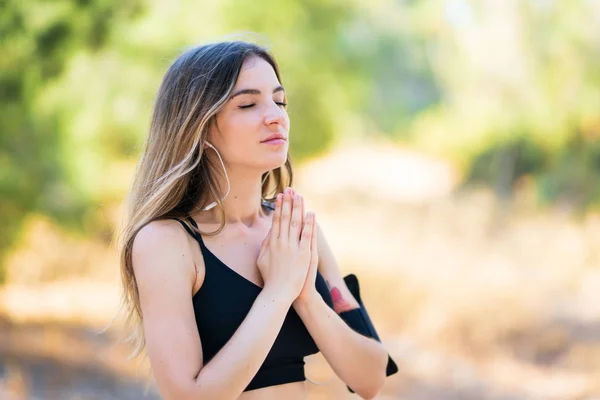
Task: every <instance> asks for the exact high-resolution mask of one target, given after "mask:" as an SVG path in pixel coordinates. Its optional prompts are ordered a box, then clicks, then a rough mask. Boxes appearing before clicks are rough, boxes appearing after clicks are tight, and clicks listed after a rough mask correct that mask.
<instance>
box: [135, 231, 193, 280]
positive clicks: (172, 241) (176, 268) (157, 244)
mask: <svg viewBox="0 0 600 400" xmlns="http://www.w3.org/2000/svg"><path fill="white" fill-rule="evenodd" d="M189 239H190V236H189V234H187V232H185V230H184V229H183V227H182V226H181V224H180V223H179V222H177V221H175V220H157V221H152V222H150V223H149V224H147V225H145V226H144V227H143V228H142V229H140V231H139V232H138V233H137V235H136V236H135V239H134V241H133V246H132V264H133V269H134V273H135V275H136V280H137V283H138V286H142V285H143V284H144V282H145V281H148V282H147V283H149V284H152V282H153V281H154V280H155V279H164V278H166V277H167V276H169V279H170V280H173V279H175V280H176V282H174V283H177V284H178V285H185V281H187V282H188V283H189V285H190V287H191V285H193V283H194V281H195V276H196V269H197V268H200V267H202V269H203V268H204V265H203V263H202V265H197V264H198V263H199V262H198V260H194V255H193V251H192V247H191V243H190V240H189ZM200 262H201V260H200ZM177 278H179V279H177ZM156 283H158V282H156ZM140 289H141V288H140Z"/></svg>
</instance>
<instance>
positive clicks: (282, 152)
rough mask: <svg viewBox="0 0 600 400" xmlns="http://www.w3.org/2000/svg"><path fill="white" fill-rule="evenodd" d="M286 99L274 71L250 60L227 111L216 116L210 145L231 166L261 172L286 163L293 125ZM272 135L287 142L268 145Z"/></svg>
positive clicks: (258, 58)
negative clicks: (291, 124)
mask: <svg viewBox="0 0 600 400" xmlns="http://www.w3.org/2000/svg"><path fill="white" fill-rule="evenodd" d="M285 103H286V97H285V92H284V90H283V87H281V84H280V83H279V80H278V79H277V75H275V71H274V70H273V67H271V65H270V64H269V63H268V62H267V61H265V60H264V59H262V58H260V57H249V58H247V59H246V60H245V61H244V63H243V65H242V69H241V71H240V75H239V77H238V80H237V82H236V83H235V86H234V88H233V91H232V94H231V96H230V98H229V100H228V101H227V102H226V104H225V107H224V108H223V110H221V111H220V112H219V113H218V114H217V115H216V129H214V130H213V131H212V132H211V135H210V139H209V140H210V142H211V143H212V144H213V145H214V146H215V147H216V148H217V150H219V152H220V154H221V156H222V157H223V161H224V162H225V163H226V164H228V165H229V166H238V167H244V168H252V169H256V170H260V171H258V172H260V173H263V172H266V171H268V170H272V169H275V168H277V167H280V166H282V165H283V164H284V163H285V160H286V159H287V152H288V144H289V136H288V135H289V127H290V121H289V117H288V114H287V112H286V107H285ZM273 134H279V135H281V136H282V137H283V138H284V140H278V141H277V140H275V141H270V142H265V140H266V139H268V138H269V137H270V136H271V135H273Z"/></svg>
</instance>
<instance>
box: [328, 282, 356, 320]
mask: <svg viewBox="0 0 600 400" xmlns="http://www.w3.org/2000/svg"><path fill="white" fill-rule="evenodd" d="M331 299H332V300H333V311H335V312H336V313H338V314H339V313H341V312H344V311H350V310H352V308H353V307H352V305H350V303H348V302H347V301H346V299H344V297H343V296H342V292H341V291H340V289H338V288H336V287H334V288H331Z"/></svg>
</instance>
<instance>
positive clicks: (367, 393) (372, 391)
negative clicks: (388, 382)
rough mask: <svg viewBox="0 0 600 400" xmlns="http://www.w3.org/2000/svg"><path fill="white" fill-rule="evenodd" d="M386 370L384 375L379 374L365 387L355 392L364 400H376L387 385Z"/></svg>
mask: <svg viewBox="0 0 600 400" xmlns="http://www.w3.org/2000/svg"><path fill="white" fill-rule="evenodd" d="M385 378H386V375H385V370H384V371H383V372H382V373H378V374H377V376H376V377H374V378H372V379H371V380H370V382H369V383H368V384H367V385H363V386H361V387H358V388H356V389H354V388H353V390H354V391H355V392H356V394H358V395H359V396H360V397H361V398H362V399H374V398H376V397H377V396H378V395H379V394H380V393H381V390H382V389H383V386H384V385H385Z"/></svg>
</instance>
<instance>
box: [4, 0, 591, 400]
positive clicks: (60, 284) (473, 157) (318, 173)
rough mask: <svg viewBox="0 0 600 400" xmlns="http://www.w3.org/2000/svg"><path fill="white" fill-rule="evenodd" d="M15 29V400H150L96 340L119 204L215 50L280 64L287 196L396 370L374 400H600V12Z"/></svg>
mask: <svg viewBox="0 0 600 400" xmlns="http://www.w3.org/2000/svg"><path fill="white" fill-rule="evenodd" d="M0 7H1V8H0V193H1V194H0V226H1V228H0V257H1V264H0V276H1V285H0V398H1V399H3V400H4V399H7V400H22V399H65V400H75V399H82V400H83V399H85V400H88V399H89V400H91V399H141V398H143V391H144V380H145V376H146V373H147V363H144V362H142V360H133V361H127V360H126V357H127V354H128V348H127V346H125V345H124V344H123V343H122V342H123V332H122V324H121V323H120V322H119V321H117V322H116V323H115V324H114V325H113V327H112V328H111V329H110V330H109V331H108V333H105V334H102V335H99V334H97V333H96V332H97V331H98V330H99V329H100V328H102V327H104V326H105V325H106V324H107V323H108V322H109V321H110V319H111V318H112V317H113V316H114V315H115V314H116V312H117V309H118V299H119V294H120V286H119V285H120V283H119V275H118V274H119V271H118V263H117V257H116V249H115V246H114V239H115V232H116V231H117V230H118V227H119V224H120V222H121V218H122V217H121V212H122V209H121V205H122V201H123V199H124V196H125V194H126V191H127V189H128V186H129V185H130V183H131V178H132V173H133V169H134V166H135V163H136V161H137V158H138V156H139V154H140V149H141V146H142V144H143V141H144V138H145V135H146V133H147V129H148V125H149V119H150V113H151V111H152V105H153V99H154V95H155V93H156V91H157V89H158V86H159V84H160V81H161V79H162V76H163V74H164V73H165V72H166V69H167V68H168V66H169V64H170V63H171V62H172V61H173V60H174V58H175V57H177V56H178V54H180V53H181V52H182V51H184V50H185V49H186V48H187V47H188V46H192V45H195V44H199V43H202V42H206V41H214V40H223V39H246V40H251V41H254V42H257V43H260V44H263V45H266V46H268V47H269V48H270V49H271V50H272V52H273V53H274V55H275V57H276V58H277V60H278V62H279V63H280V66H281V70H282V79H283V84H284V85H285V87H286V89H287V92H288V96H289V104H290V105H289V113H290V118H291V125H292V129H291V153H292V156H293V158H294V162H295V167H296V172H297V180H296V182H295V185H294V186H295V188H296V190H297V191H299V192H300V193H302V194H303V195H304V196H305V198H306V199H307V202H308V205H309V208H311V209H313V210H314V211H316V214H317V218H318V220H319V221H320V223H321V225H322V227H323V230H324V232H325V234H326V236H327V238H328V240H329V242H330V244H331V246H332V247H333V250H334V252H335V254H336V256H337V259H338V262H339V264H340V267H341V269H342V270H343V272H344V273H349V272H353V273H355V274H357V275H358V277H359V279H360V280H361V284H362V292H363V297H364V300H365V303H366V305H367V308H368V309H369V312H370V314H371V315H372V317H373V320H374V322H375V324H376V326H377V328H378V330H379V333H380V336H381V337H382V340H383V341H384V343H385V344H386V346H387V348H388V349H389V351H390V353H391V354H392V356H393V357H394V358H395V359H396V361H397V363H398V365H399V368H400V372H399V373H398V374H396V375H395V376H393V377H390V378H388V381H387V383H386V386H385V388H384V391H383V393H382V394H381V396H379V399H411V400H415V399H416V400H420V399H442V400H446V399H494V400H500V399H512V400H525V399H528V400H529V399H532V400H537V399H540V400H541V399H544V400H548V399H557V400H558V399H560V400H566V399H573V400H574V399H580V400H585V399H587V400H592V399H598V398H600V207H599V204H600V1H597V0H472V1H468V0H419V1H415V0H411V1H409V0H395V1H393V0H370V1H367V0H286V1H281V0H220V1H216V0H214V1H191V0H190V1H183V0H181V1H173V0H154V1H141V0H130V1H110V0H85V1H83V0H79V1H66V0H62V1H52V2H50V1H45V0H37V1H36V0H29V1H25V0H5V1H3V2H1V3H0ZM251 32H253V33H251ZM307 374H308V375H309V377H310V378H311V379H312V380H315V381H321V382H327V383H326V384H323V385H320V386H318V385H313V384H308V387H309V390H310V398H311V399H351V398H354V397H353V395H350V394H349V393H348V392H347V391H346V390H345V388H344V385H343V383H342V382H341V381H340V380H339V379H337V378H334V379H332V380H329V378H330V377H331V374H332V371H331V369H330V368H329V367H327V366H326V365H325V363H324V362H323V359H321V358H319V357H312V358H310V359H307ZM148 398H150V399H157V398H158V396H157V395H156V392H155V390H154V388H153V386H152V385H151V386H150V389H149V393H148Z"/></svg>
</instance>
